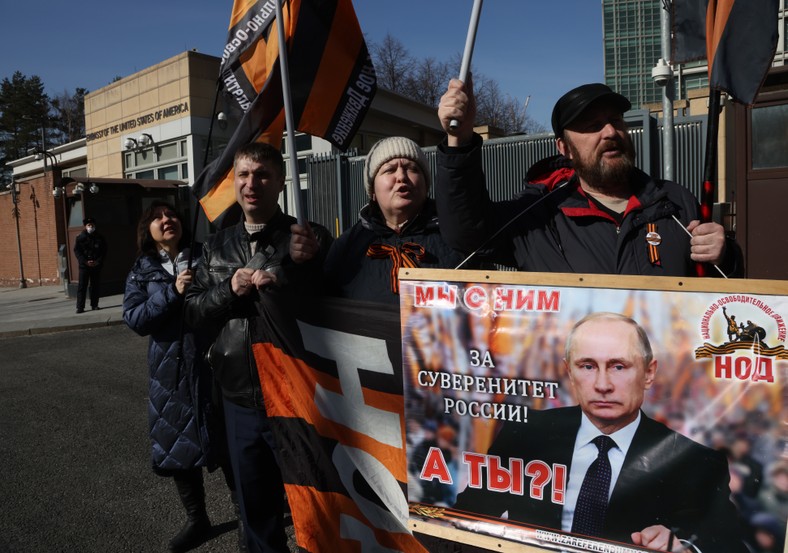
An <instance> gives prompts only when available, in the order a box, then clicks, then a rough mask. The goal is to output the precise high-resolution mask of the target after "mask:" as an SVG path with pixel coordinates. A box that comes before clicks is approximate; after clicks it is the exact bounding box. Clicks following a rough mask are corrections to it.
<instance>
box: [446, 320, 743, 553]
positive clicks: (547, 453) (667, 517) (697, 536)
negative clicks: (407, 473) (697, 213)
mask: <svg viewBox="0 0 788 553" xmlns="http://www.w3.org/2000/svg"><path fill="white" fill-rule="evenodd" d="M564 362H565V364H566V368H567V371H568V374H569V380H570V382H571V385H572V388H573V390H574V393H575V398H576V399H577V401H578V403H579V405H578V406H575V407H565V408H558V409H549V410H545V411H531V412H529V418H528V422H527V423H512V422H509V423H506V424H504V425H503V427H502V429H501V431H500V433H499V434H498V436H497V437H496V438H495V440H494V441H493V443H492V445H491V447H490V450H489V451H488V453H487V454H488V456H497V457H499V458H500V459H501V464H502V465H503V466H508V463H507V459H511V458H519V459H524V460H525V462H526V463H527V462H529V461H531V460H540V461H543V462H545V463H547V464H548V465H550V466H553V465H556V464H558V465H564V466H565V467H566V471H567V472H566V473H567V474H568V480H567V483H566V489H565V495H564V497H565V499H564V502H563V504H558V503H553V502H552V501H551V497H552V489H551V486H552V484H553V483H552V482H549V483H548V484H547V485H546V486H545V488H544V489H543V492H544V493H543V496H542V497H543V499H534V498H531V497H530V496H529V493H528V491H526V492H525V494H524V495H517V494H512V493H498V492H494V491H490V490H488V489H487V487H486V482H482V483H481V486H480V487H478V488H471V487H468V488H466V490H465V491H463V492H462V493H461V494H460V496H459V497H458V500H457V503H456V504H455V509H459V510H464V511H470V512H473V513H479V514H485V515H490V516H494V517H505V518H508V519H509V520H513V521H520V522H524V523H527V524H530V525H536V526H543V527H548V528H554V529H561V530H564V531H567V532H572V533H574V534H581V535H585V536H595V537H600V538H603V539H609V540H614V541H618V542H624V543H630V544H635V545H639V546H643V547H647V548H649V549H652V550H657V551H693V548H694V550H695V551H700V552H702V553H746V552H747V549H746V548H745V546H744V545H743V543H742V540H741V538H740V536H739V532H738V530H739V529H738V521H737V513H736V508H735V506H734V505H733V504H732V503H731V502H730V499H729V496H730V490H729V488H728V479H729V474H728V466H727V461H726V460H725V458H724V457H723V456H722V455H721V454H719V453H718V452H715V451H713V450H711V449H709V448H706V447H704V446H701V445H700V444H697V443H696V442H694V441H692V440H690V439H688V438H686V437H684V436H682V435H681V434H678V433H676V432H674V431H673V430H670V429H669V428H667V427H666V426H664V425H662V424H661V423H658V422H656V421H654V420H652V419H650V418H648V417H647V416H646V415H645V414H644V413H643V412H642V411H641V410H640V407H641V405H642V404H643V398H644V394H645V391H646V390H647V389H648V388H650V387H651V385H652V384H653V382H654V377H655V375H656V370H657V362H656V360H655V359H654V358H653V354H652V350H651V345H650V343H649V341H648V337H647V336H646V333H645V332H644V331H643V329H642V328H641V327H640V326H639V325H638V324H637V323H636V322H635V321H633V320H632V319H630V318H628V317H625V316H623V315H619V314H616V313H594V314H592V315H589V316H587V317H585V318H584V319H582V320H581V321H579V322H578V323H577V324H576V325H575V326H574V328H573V329H572V331H571V332H570V334H569V337H568V338H567V342H566V355H565V359H564ZM671 530H673V532H675V534H674V533H672V532H671ZM690 544H691V545H690ZM688 546H689V547H688ZM687 547H688V548H687Z"/></svg>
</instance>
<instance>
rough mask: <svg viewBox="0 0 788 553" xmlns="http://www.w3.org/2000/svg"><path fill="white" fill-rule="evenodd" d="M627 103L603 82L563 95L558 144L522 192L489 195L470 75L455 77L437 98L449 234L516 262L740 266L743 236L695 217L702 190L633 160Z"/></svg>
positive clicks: (690, 272)
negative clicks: (696, 192) (738, 239)
mask: <svg viewBox="0 0 788 553" xmlns="http://www.w3.org/2000/svg"><path fill="white" fill-rule="evenodd" d="M630 107H631V105H630V102H629V100H627V99H626V98H625V97H624V96H622V95H620V94H617V93H615V92H613V91H612V90H611V89H610V88H609V87H607V86H606V85H604V84H601V83H590V84H585V85H582V86H579V87H577V88H574V89H572V90H570V91H569V92H567V93H566V94H564V95H563V96H562V97H561V98H560V99H559V100H558V101H557V102H556V104H555V107H554V108H553V114H552V126H553V131H554V133H555V143H556V148H557V150H558V152H559V153H560V155H557V156H553V157H551V158H548V159H545V160H542V161H540V162H538V163H537V164H535V165H534V166H533V167H531V168H530V169H529V170H528V173H527V176H526V179H527V183H526V184H525V186H524V187H523V189H522V191H521V192H520V193H519V194H518V195H517V197H516V198H514V199H512V200H508V201H501V202H493V201H492V200H491V199H490V197H489V194H488V192H487V188H486V185H485V176H484V173H483V171H482V154H481V150H482V139H481V137H480V136H479V135H478V134H475V133H474V132H473V125H474V119H475V116H476V105H475V100H474V96H473V84H472V82H471V80H470V79H469V80H468V82H467V83H463V82H462V81H459V80H456V79H453V80H452V81H451V82H450V83H449V87H448V90H447V92H446V93H445V94H444V95H443V97H442V98H441V101H440V106H439V108H438V116H439V118H440V121H441V125H442V126H443V128H444V130H445V131H446V133H447V138H446V140H445V141H444V142H443V143H441V144H439V145H438V156H437V172H436V177H435V182H436V198H437V201H438V215H439V217H440V220H441V228H442V232H443V235H444V236H445V238H446V241H447V242H448V243H449V244H450V245H451V246H453V247H454V248H457V249H459V250H461V251H463V252H465V253H466V254H467V253H471V252H475V251H476V250H479V255H480V256H481V257H485V258H489V259H491V260H492V261H495V262H497V263H500V264H503V265H508V266H511V267H516V268H518V269H519V270H521V271H541V272H561V273H593V274H630V275H648V276H695V275H697V267H696V264H697V263H709V264H714V265H717V266H718V268H719V269H720V271H722V272H723V273H724V274H725V275H727V276H742V275H743V264H742V261H741V252H740V250H739V249H738V246H737V245H736V244H735V242H734V241H733V240H731V239H728V238H726V236H725V231H724V229H723V227H722V226H721V225H719V224H717V223H712V222H708V223H701V222H700V221H699V211H700V206H699V205H698V201H697V199H696V198H695V196H693V195H692V193H691V192H690V191H689V190H687V189H686V188H685V187H683V186H681V185H679V184H677V183H675V182H671V181H666V180H661V179H656V178H652V177H651V176H649V175H648V174H646V173H644V172H643V171H641V170H640V169H638V168H637V167H636V166H635V149H634V146H633V144H632V140H631V138H630V136H629V132H628V130H627V125H626V122H625V120H624V113H625V112H626V111H628V110H629V109H630ZM452 120H455V121H458V122H459V125H458V126H456V127H453V126H451V121H452ZM688 233H689V234H690V235H691V236H688V235H687V234H688ZM710 274H711V275H713V276H719V273H717V271H716V270H711V269H710Z"/></svg>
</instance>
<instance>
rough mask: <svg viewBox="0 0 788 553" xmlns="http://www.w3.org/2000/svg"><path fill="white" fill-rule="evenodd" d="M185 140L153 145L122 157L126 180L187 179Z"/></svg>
mask: <svg viewBox="0 0 788 553" xmlns="http://www.w3.org/2000/svg"><path fill="white" fill-rule="evenodd" d="M187 151H188V149H187V145H186V140H175V141H172V142H163V143H160V144H155V145H154V146H151V147H149V148H143V149H140V150H135V151H133V152H126V153H125V154H124V155H123V161H124V165H125V169H124V173H125V175H126V178H128V179H162V180H182V181H186V180H188V178H189V170H188V160H187V155H186V154H187Z"/></svg>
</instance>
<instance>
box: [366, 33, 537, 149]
mask: <svg viewBox="0 0 788 553" xmlns="http://www.w3.org/2000/svg"><path fill="white" fill-rule="evenodd" d="M368 42H369V41H368ZM370 44H371V48H370V50H371V53H372V60H373V62H374V64H375V72H376V73H377V76H378V85H379V86H381V87H382V88H386V89H388V90H390V91H392V92H396V93H397V94H401V95H403V96H405V97H407V98H411V99H412V100H416V101H417V102H420V103H422V104H425V105H427V106H430V107H432V108H434V109H437V108H438V103H439V102H440V98H441V96H442V95H443V93H444V92H445V91H446V85H447V84H448V82H449V79H451V78H452V77H456V76H457V74H458V73H459V68H460V63H461V61H462V57H461V55H460V53H455V54H454V55H453V56H452V57H451V58H450V59H449V61H447V62H442V61H439V60H436V59H435V58H432V57H427V58H424V59H415V58H414V57H413V56H411V54H410V52H409V51H408V49H407V48H405V45H404V44H402V42H400V41H399V40H398V39H397V38H395V37H393V36H391V34H387V35H386V36H385V37H384V38H383V41H382V42H381V43H380V44H375V43H370ZM472 73H473V79H474V92H475V94H476V104H477V113H476V125H491V126H495V127H498V128H500V129H502V130H503V131H504V133H506V134H518V133H537V132H543V131H544V130H545V129H544V127H542V126H541V125H540V124H538V123H536V122H535V121H534V120H532V119H531V118H530V117H528V115H527V114H526V113H525V104H524V103H523V102H521V101H520V100H519V99H518V98H516V97H514V96H510V95H508V94H504V93H503V92H502V91H501V88H500V85H498V83H497V81H495V80H493V79H490V78H488V77H486V76H484V75H482V74H481V73H477V72H474V71H472Z"/></svg>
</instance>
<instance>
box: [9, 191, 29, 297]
mask: <svg viewBox="0 0 788 553" xmlns="http://www.w3.org/2000/svg"><path fill="white" fill-rule="evenodd" d="M11 201H12V202H13V204H14V209H13V211H12V212H11V213H12V215H13V216H14V219H15V220H16V247H17V251H18V252H19V287H20V288H27V281H26V280H25V266H24V264H23V263H22V235H21V234H20V233H19V190H18V189H17V183H16V181H14V180H12V181H11Z"/></svg>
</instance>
